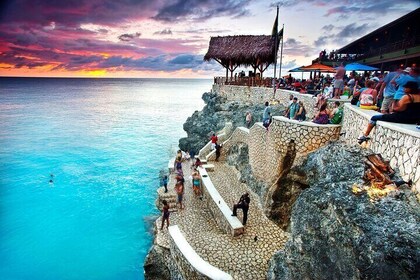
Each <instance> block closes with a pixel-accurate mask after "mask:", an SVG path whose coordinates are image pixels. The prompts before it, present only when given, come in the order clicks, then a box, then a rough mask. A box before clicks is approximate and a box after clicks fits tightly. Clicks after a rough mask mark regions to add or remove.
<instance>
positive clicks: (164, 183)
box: [162, 175, 168, 193]
mask: <svg viewBox="0 0 420 280" xmlns="http://www.w3.org/2000/svg"><path fill="white" fill-rule="evenodd" d="M162 185H163V187H164V188H165V193H167V192H168V176H166V175H165V176H163V179H162Z"/></svg>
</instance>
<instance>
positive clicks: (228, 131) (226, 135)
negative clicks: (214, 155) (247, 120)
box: [198, 122, 233, 159]
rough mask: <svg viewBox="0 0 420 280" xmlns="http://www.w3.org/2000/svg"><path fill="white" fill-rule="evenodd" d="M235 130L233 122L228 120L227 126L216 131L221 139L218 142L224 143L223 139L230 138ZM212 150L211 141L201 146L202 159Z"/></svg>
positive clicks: (200, 154) (200, 155)
mask: <svg viewBox="0 0 420 280" xmlns="http://www.w3.org/2000/svg"><path fill="white" fill-rule="evenodd" d="M232 132H233V124H232V123H231V122H227V123H226V124H225V127H224V128H223V129H222V130H221V131H219V132H217V133H216V135H217V138H218V139H219V140H218V142H219V143H222V142H223V141H225V140H226V139H228V138H229V137H230V135H231V134H232ZM210 152H211V141H209V142H207V144H206V145H205V146H204V147H203V148H201V150H200V151H199V153H198V156H199V157H200V159H204V158H205V157H206V155H208V154H209V153H210Z"/></svg>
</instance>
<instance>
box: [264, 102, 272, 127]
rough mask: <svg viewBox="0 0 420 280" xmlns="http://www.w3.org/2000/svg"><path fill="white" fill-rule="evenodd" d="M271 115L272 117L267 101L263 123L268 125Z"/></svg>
mask: <svg viewBox="0 0 420 280" xmlns="http://www.w3.org/2000/svg"><path fill="white" fill-rule="evenodd" d="M270 115H271V107H270V104H269V103H268V101H266V102H265V108H264V112H263V123H266V122H268V121H269V120H270Z"/></svg>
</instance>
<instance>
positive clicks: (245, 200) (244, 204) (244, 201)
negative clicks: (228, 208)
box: [232, 193, 251, 226]
mask: <svg viewBox="0 0 420 280" xmlns="http://www.w3.org/2000/svg"><path fill="white" fill-rule="evenodd" d="M249 203H251V199H250V198H249V193H244V194H243V195H242V196H241V198H240V199H239V201H238V203H236V204H234V205H233V213H232V216H236V212H237V210H238V208H240V209H242V212H243V214H244V216H243V219H242V225H244V226H245V225H246V221H247V220H248V209H249Z"/></svg>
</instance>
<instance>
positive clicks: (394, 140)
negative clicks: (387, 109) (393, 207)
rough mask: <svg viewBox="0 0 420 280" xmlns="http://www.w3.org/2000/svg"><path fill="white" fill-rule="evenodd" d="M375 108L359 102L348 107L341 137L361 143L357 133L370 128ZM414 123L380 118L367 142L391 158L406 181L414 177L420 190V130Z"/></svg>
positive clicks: (391, 163) (349, 142)
mask: <svg viewBox="0 0 420 280" xmlns="http://www.w3.org/2000/svg"><path fill="white" fill-rule="evenodd" d="M373 114H374V113H372V112H366V110H361V109H359V108H357V107H355V106H351V105H346V106H345V107H344V121H343V128H342V132H343V133H345V134H344V135H342V136H341V138H340V139H341V140H343V141H345V142H346V143H348V144H349V145H357V137H358V136H359V135H360V134H361V133H362V132H363V131H364V130H365V129H366V126H367V124H368V121H369V119H370V116H371V115H373ZM413 128H414V125H411V126H410V125H404V124H397V123H387V122H377V125H376V128H375V129H374V130H373V131H372V132H371V134H370V137H371V140H370V141H368V142H367V143H365V144H363V146H364V147H366V148H370V149H371V150H372V151H373V152H374V153H379V154H381V155H382V156H383V157H384V159H386V160H389V161H390V165H391V167H392V168H398V170H399V172H400V174H401V176H402V178H403V179H404V180H405V181H409V180H410V179H411V180H412V181H413V183H414V184H413V186H414V188H415V189H416V190H417V192H420V154H419V153H420V132H418V131H415V130H413Z"/></svg>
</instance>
